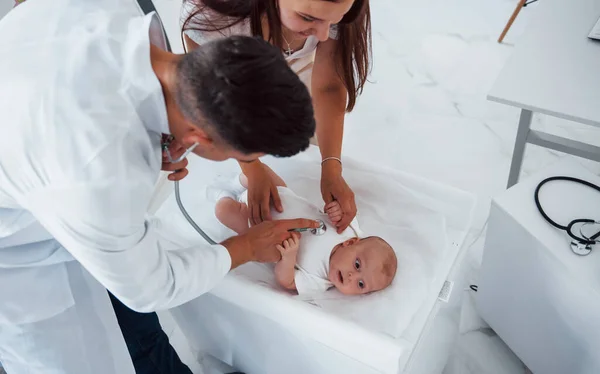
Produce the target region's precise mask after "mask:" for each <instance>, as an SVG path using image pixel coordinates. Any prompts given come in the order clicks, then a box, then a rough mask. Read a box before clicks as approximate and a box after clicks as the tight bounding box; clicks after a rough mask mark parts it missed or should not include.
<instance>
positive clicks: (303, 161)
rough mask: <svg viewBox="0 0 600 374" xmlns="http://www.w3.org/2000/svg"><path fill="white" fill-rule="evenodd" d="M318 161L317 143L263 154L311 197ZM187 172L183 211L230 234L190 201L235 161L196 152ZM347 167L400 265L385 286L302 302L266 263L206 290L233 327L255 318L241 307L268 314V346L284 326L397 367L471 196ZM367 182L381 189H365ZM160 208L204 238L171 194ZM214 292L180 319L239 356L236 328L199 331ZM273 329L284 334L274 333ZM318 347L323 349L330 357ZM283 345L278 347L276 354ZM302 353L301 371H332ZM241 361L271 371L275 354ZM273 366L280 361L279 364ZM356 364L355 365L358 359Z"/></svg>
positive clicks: (172, 222) (453, 248)
mask: <svg viewBox="0 0 600 374" xmlns="http://www.w3.org/2000/svg"><path fill="white" fill-rule="evenodd" d="M319 160H320V157H319V154H318V150H317V149H316V148H312V149H310V150H309V151H307V152H305V153H304V154H302V155H299V156H296V157H294V158H293V159H287V160H281V159H273V158H266V159H265V161H266V162H267V163H268V164H269V165H270V166H272V167H273V168H274V170H275V171H276V172H277V173H278V174H279V175H281V176H282V177H283V178H284V179H285V180H286V181H287V183H288V186H289V187H290V188H291V189H292V190H293V191H295V192H296V193H297V194H298V195H300V196H303V197H306V198H307V199H308V200H309V201H311V202H314V203H320V200H321V197H320V192H319V188H318V186H319V185H318V177H319V174H320V171H319ZM190 171H191V175H190V177H188V178H189V179H186V181H185V183H183V184H182V186H181V191H182V200H183V201H185V202H187V201H192V203H190V204H186V206H187V209H188V212H190V214H191V215H192V216H193V217H194V218H195V219H197V220H198V221H199V222H202V224H203V227H204V228H205V229H207V230H208V231H209V232H210V233H211V235H212V236H213V237H214V238H215V239H216V240H217V241H218V240H222V239H224V238H225V237H227V236H228V235H230V234H231V233H230V231H229V230H226V229H225V228H223V227H221V225H220V224H218V223H217V222H215V221H214V217H213V213H212V211H213V206H214V204H211V203H207V202H201V203H193V201H194V199H193V197H194V196H198V195H199V194H200V195H203V194H204V189H205V186H206V185H207V184H209V183H210V181H212V180H213V179H214V178H215V176H216V175H217V174H222V173H225V175H226V176H227V177H226V178H227V179H228V178H229V175H230V174H231V175H234V173H235V172H236V171H237V165H235V164H233V163H223V164H220V165H217V164H215V163H211V162H207V161H204V160H200V159H194V160H193V161H192V162H191V164H190ZM345 172H346V178H347V179H348V181H349V183H352V184H353V185H354V186H355V192H356V195H357V202H358V205H359V214H360V216H359V222H360V226H361V228H362V231H364V232H365V233H366V234H367V235H380V236H382V237H383V238H385V239H386V240H387V241H388V242H389V243H390V244H391V245H392V246H393V247H394V248H395V249H396V252H397V254H398V258H399V269H398V274H397V277H396V280H395V281H394V284H393V285H392V286H391V287H390V288H388V289H386V290H384V291H382V292H377V293H374V294H372V295H365V296H362V297H348V296H343V295H341V294H339V293H338V292H337V291H335V290H332V291H328V292H326V293H324V294H317V295H314V296H313V297H311V298H309V300H308V301H309V302H310V303H311V304H315V305H318V306H319V307H318V308H317V307H314V306H312V305H310V304H308V303H307V302H303V301H300V299H302V300H304V299H306V298H305V297H304V296H303V297H299V298H298V297H295V296H291V295H289V293H287V292H285V291H283V290H281V289H280V287H278V286H277V284H276V282H275V280H274V277H273V271H272V268H270V267H266V266H264V265H257V264H249V265H247V266H244V267H242V268H240V269H237V270H236V271H235V272H234V275H232V276H229V277H228V278H227V279H226V280H225V281H223V282H222V283H221V284H220V285H219V286H218V287H217V288H215V289H214V290H213V291H211V294H212V295H214V296H216V297H217V298H218V299H220V300H218V301H217V300H215V302H216V303H219V304H223V302H224V303H225V304H224V305H222V306H221V308H220V311H221V312H223V309H224V308H227V309H234V310H233V311H230V312H228V313H229V314H230V318H233V319H227V318H226V317H221V319H223V320H224V321H225V322H226V323H227V324H228V325H233V326H234V328H233V331H238V330H243V329H244V326H252V323H253V322H254V320H253V317H248V318H245V314H246V313H247V314H253V315H258V316H260V317H263V318H266V319H268V320H270V321H271V323H272V324H274V325H276V326H268V325H266V326H265V327H264V329H261V330H260V331H258V330H257V331H256V332H255V335H254V336H253V337H252V339H254V340H263V341H265V343H264V344H267V345H272V343H268V342H269V341H270V342H278V341H280V340H282V339H284V337H285V336H288V335H300V336H301V337H303V339H308V340H309V341H312V342H314V344H317V343H318V344H317V345H324V346H326V347H329V348H327V350H331V351H337V352H340V353H342V354H343V355H346V356H348V357H353V358H354V359H355V360H357V361H358V362H361V363H363V364H360V365H366V366H365V367H372V368H377V370H379V371H381V372H386V373H396V372H397V370H398V363H399V362H400V365H401V367H402V366H403V364H404V363H405V362H406V361H407V360H408V358H409V355H410V352H411V351H412V348H413V346H414V344H415V343H416V342H417V340H418V339H419V337H420V334H421V332H422V330H423V327H424V326H425V324H426V323H427V319H428V317H429V315H430V313H431V309H432V307H433V304H434V303H435V301H436V299H437V294H438V292H439V289H440V287H441V284H442V283H443V282H444V280H445V276H446V274H448V272H449V271H450V267H451V266H452V264H453V263H454V259H455V258H456V255H457V253H458V249H459V248H460V247H461V243H462V242H463V240H464V236H465V234H466V229H467V228H468V227H469V224H470V220H471V212H472V209H473V207H474V200H473V198H472V197H471V196H469V195H468V194H465V193H463V192H460V191H457V190H455V189H453V188H449V187H444V186H440V185H437V184H435V183H431V182H428V181H425V180H423V179H421V178H415V177H412V176H410V175H406V174H404V173H400V172H392V171H390V170H385V169H381V168H373V167H369V166H367V165H361V164H360V163H356V162H353V160H351V159H346V161H345ZM373 184H376V185H377V186H378V188H377V189H373V188H371V186H372V185H373ZM157 214H158V216H159V217H161V218H162V219H163V221H164V222H168V225H169V227H176V228H177V229H178V230H180V233H181V236H180V240H184V241H185V242H186V243H190V244H193V243H197V242H201V241H202V239H201V238H200V237H199V236H198V234H197V233H196V232H194V231H193V230H192V229H191V228H190V227H189V225H188V223H187V222H186V221H185V219H184V218H183V217H182V216H181V214H180V212H179V208H178V207H177V205H176V203H175V201H174V198H173V197H171V198H170V199H169V200H168V201H167V202H166V203H165V204H164V205H163V206H162V207H161V209H160V210H159V211H158V213H157ZM210 299H212V298H205V297H201V298H199V299H198V300H194V301H192V302H190V303H188V305H186V306H184V307H182V308H178V309H179V310H177V311H176V312H175V313H176V316H178V318H177V320H178V322H180V323H181V325H182V327H183V326H184V327H185V329H184V331H185V333H186V335H187V336H188V338H190V339H191V340H196V341H202V342H203V343H205V344H206V345H208V346H214V347H223V345H226V346H229V347H230V349H229V350H228V351H227V352H226V353H223V352H221V353H219V352H217V351H216V349H214V350H213V351H211V352H210V353H211V354H213V355H215V356H217V357H219V358H221V359H224V360H227V359H228V357H232V360H233V361H239V356H240V354H241V353H240V347H243V348H245V349H246V350H250V348H248V347H249V346H251V345H252V343H251V341H246V340H245V338H244V336H243V335H238V334H234V336H229V337H228V338H224V336H227V334H226V331H221V332H220V333H219V334H216V335H211V336H208V335H206V334H205V331H204V329H205V328H206V327H203V326H202V325H204V324H206V323H212V322H208V321H204V320H201V321H198V320H197V315H198V313H200V311H203V312H204V313H206V312H207V310H210V306H211V305H212V304H211V303H210V302H208V301H207V300H210ZM233 316H235V318H234V317H233ZM350 322H352V323H350ZM355 323H356V324H355ZM409 325H410V327H409V328H407V327H408V326H409ZM191 326H196V327H195V328H194V327H191ZM217 330H218V329H217ZM279 330H281V332H280V333H274V332H273V331H279ZM215 333H216V331H215ZM290 333H291V334H290ZM281 335H283V336H281ZM390 335H391V337H390ZM290 338H291V337H290ZM392 338H395V339H392ZM293 339H296V338H295V337H294V338H293ZM209 342H210V343H211V344H208V343H209ZM197 344H199V343H197ZM290 344H291V343H290ZM262 348H264V347H261V349H262ZM223 349H225V348H223ZM273 349H275V348H273ZM299 350H300V348H299V347H296V346H293V345H290V346H288V347H286V352H289V351H299ZM317 351H318V350H317ZM319 352H320V353H319V354H322V355H323V357H324V358H327V357H328V356H329V355H328V354H325V353H323V352H322V351H319ZM246 354H247V353H246ZM285 354H286V353H284V352H281V353H279V354H278V357H279V359H282V357H283V356H282V355H285ZM288 355H289V354H288ZM290 359H291V357H290ZM307 360H308V361H310V360H311V357H304V358H303V359H302V360H300V362H305V361H307ZM300 362H299V363H298V364H297V365H296V369H295V370H298V372H312V373H317V372H318V373H331V372H336V371H335V370H336V369H335V367H331V366H325V367H323V368H319V370H318V371H314V370H317V369H316V368H315V367H310V366H309V367H307V366H303V365H302V364H301V363H300ZM240 364H241V365H242V366H241V367H240V368H241V369H242V370H245V371H247V372H249V373H266V372H273V373H275V372H277V371H276V370H275V369H274V368H273V367H272V365H276V363H274V361H273V360H272V359H271V358H270V357H266V358H264V359H262V360H259V359H258V358H257V359H256V360H254V365H251V364H249V363H245V362H241V363H240ZM352 367H353V366H348V368H352ZM361 368H362V366H361ZM279 369H280V370H284V369H285V367H279ZM309 369H311V370H313V371H309ZM332 370H333V371H332ZM353 370H355V371H356V372H360V370H359V368H354V369H353Z"/></svg>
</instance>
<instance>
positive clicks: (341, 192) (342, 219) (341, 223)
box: [321, 160, 356, 234]
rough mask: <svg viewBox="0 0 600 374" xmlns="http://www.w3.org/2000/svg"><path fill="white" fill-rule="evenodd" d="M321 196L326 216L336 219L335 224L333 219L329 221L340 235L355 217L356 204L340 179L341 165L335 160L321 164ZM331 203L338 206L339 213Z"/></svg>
mask: <svg viewBox="0 0 600 374" xmlns="http://www.w3.org/2000/svg"><path fill="white" fill-rule="evenodd" d="M321 195H322V196H323V201H325V211H326V212H327V213H328V215H330V216H333V217H334V218H336V220H337V222H336V221H334V219H332V220H331V221H332V223H333V224H334V225H335V226H336V227H337V232H338V234H340V233H342V231H344V230H346V228H348V226H350V223H351V222H352V220H353V219H354V217H356V202H355V200H354V192H352V189H350V187H349V186H348V184H347V183H346V181H345V180H344V177H342V165H341V164H340V163H339V162H337V161H335V160H331V161H329V162H326V163H324V164H323V167H322V169H321ZM333 202H336V203H338V204H339V207H340V208H341V212H338V211H337V209H334V207H335V205H334V204H332V203H333ZM332 209H333V210H332Z"/></svg>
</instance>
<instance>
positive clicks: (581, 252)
mask: <svg viewBox="0 0 600 374" xmlns="http://www.w3.org/2000/svg"><path fill="white" fill-rule="evenodd" d="M571 251H573V253H575V254H576V255H578V256H587V255H589V254H590V253H592V246H591V245H590V244H585V243H580V242H577V241H575V240H572V241H571Z"/></svg>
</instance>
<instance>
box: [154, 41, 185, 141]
mask: <svg viewBox="0 0 600 374" xmlns="http://www.w3.org/2000/svg"><path fill="white" fill-rule="evenodd" d="M182 58H183V55H178V54H175V53H170V52H167V51H164V50H162V49H160V48H158V47H157V46H155V45H153V44H151V45H150V63H151V64H152V70H154V74H155V75H156V78H157V79H158V81H159V82H160V86H161V87H162V91H163V96H164V98H165V106H166V107H167V115H168V121H169V129H170V130H171V132H173V130H174V129H173V128H171V127H172V126H173V125H175V126H176V124H182V123H183V122H186V120H185V117H184V116H183V114H182V113H181V111H180V110H179V108H178V106H177V102H176V93H175V92H176V91H175V90H176V87H177V64H178V63H179V61H181V59H182Z"/></svg>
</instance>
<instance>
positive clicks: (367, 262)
mask: <svg viewBox="0 0 600 374" xmlns="http://www.w3.org/2000/svg"><path fill="white" fill-rule="evenodd" d="M247 182H248V181H247V179H246V177H245V176H244V175H243V174H242V175H240V177H239V178H236V180H235V182H234V183H233V185H231V186H228V188H227V189H222V188H214V187H213V188H212V190H211V189H210V188H209V191H208V192H209V194H211V195H212V197H213V199H215V200H217V201H218V202H217V206H216V210H215V214H216V216H217V218H218V219H219V221H221V223H223V224H224V225H225V226H227V227H229V228H230V229H232V230H233V231H235V232H237V233H238V234H242V233H244V232H245V231H246V230H248V227H249V226H248V219H249V214H248V206H247V198H248V197H247V196H248V193H247V191H246V188H247V185H248V184H247ZM277 185H278V187H277V188H278V191H279V195H280V197H281V203H282V205H283V208H284V212H283V213H279V212H276V211H273V212H272V216H273V219H290V218H297V217H303V218H311V219H320V220H322V221H323V222H325V225H326V226H327V229H326V231H325V233H324V234H323V235H318V236H317V235H312V234H309V233H306V234H304V235H303V236H302V240H300V235H299V234H297V233H293V235H292V238H290V239H288V240H286V241H284V242H283V243H282V244H281V245H279V246H278V249H279V251H280V252H281V260H280V261H279V262H278V263H277V264H276V265H275V277H276V279H277V281H278V282H279V284H280V285H281V286H283V287H284V288H286V289H288V290H294V291H297V292H298V293H299V294H308V293H314V292H324V291H326V290H328V289H329V288H331V287H335V288H337V289H338V290H339V291H340V292H341V293H343V294H345V295H361V294H366V293H370V292H375V291H379V290H382V289H384V288H386V287H387V286H389V285H390V284H391V283H392V280H393V279H394V276H395V275H396V268H397V259H396V254H395V253H394V250H393V249H392V247H391V246H390V245H389V244H388V243H387V242H386V241H385V240H383V239H381V238H380V237H376V236H370V237H363V235H361V232H360V231H359V230H360V229H359V228H358V224H357V222H356V219H355V220H354V221H353V222H352V224H351V225H350V227H348V228H347V229H346V230H345V231H344V232H342V233H341V234H338V233H337V231H336V227H335V223H337V222H339V220H340V219H341V217H342V210H341V207H340V205H339V204H338V203H337V202H333V203H330V204H327V206H326V207H325V210H326V214H325V213H321V212H320V211H319V209H318V208H317V207H316V206H314V205H313V204H311V203H310V202H308V201H307V200H306V199H303V198H302V197H300V196H298V195H296V194H295V193H294V192H292V191H291V190H290V189H289V188H287V187H286V186H285V183H284V182H283V181H282V180H281V179H279V178H278V177H277Z"/></svg>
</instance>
